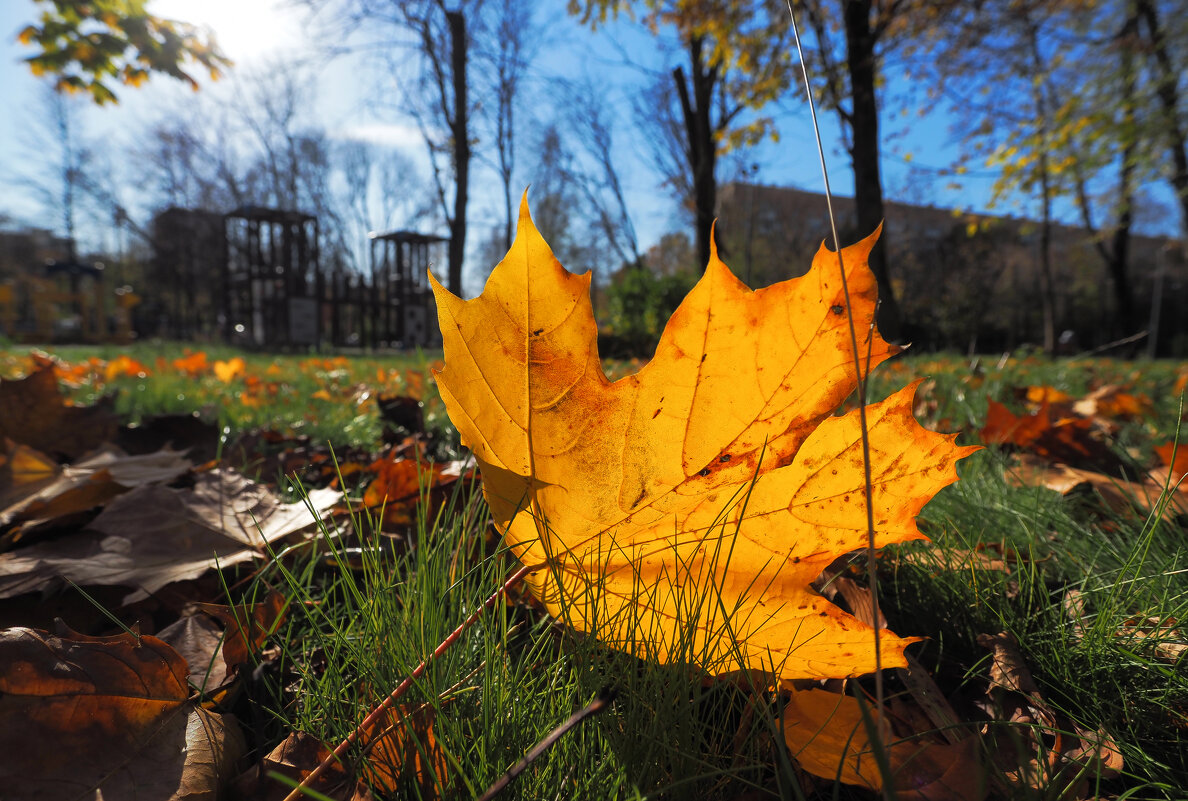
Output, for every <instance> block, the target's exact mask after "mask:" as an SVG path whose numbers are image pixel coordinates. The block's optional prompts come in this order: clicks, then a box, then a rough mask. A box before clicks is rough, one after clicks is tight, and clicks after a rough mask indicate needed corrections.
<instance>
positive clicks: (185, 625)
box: [157, 614, 234, 695]
mask: <svg viewBox="0 0 1188 801" xmlns="http://www.w3.org/2000/svg"><path fill="white" fill-rule="evenodd" d="M157 639H159V640H161V641H162V642H164V643H167V644H168V645H169V646H170V647H171V648H173V650H175V651H177V652H178V654H180V655H181V657H182V658H183V659H185V660H186V664H187V665H189V670H190V672H189V674H188V675H189V680H190V684H192V685H193V686H194V688H195V689H196V690H198V691H199V692H202V693H204V694H207V695H210V694H212V693H214V692H215V691H217V690H218V689H219V688H221V687H223V686H224V685H226V684H228V683H230V682H231V680H232V679H233V678H234V677H233V676H232V675H230V671H229V670H228V669H227V665H226V663H225V662H224V661H223V660H221V659H219V658H218V656H219V651H220V650H222V647H223V630H222V629H221V628H219V625H218V624H217V623H215V622H214V621H213V620H211V619H210V618H209V617H208V616H206V615H203V614H191V615H183V616H181V617H179V618H178V619H177V620H175V621H173V622H172V623H170V624H169V625H168V626H166V627H165V628H163V629H161V630H160V631H158V632H157Z"/></svg>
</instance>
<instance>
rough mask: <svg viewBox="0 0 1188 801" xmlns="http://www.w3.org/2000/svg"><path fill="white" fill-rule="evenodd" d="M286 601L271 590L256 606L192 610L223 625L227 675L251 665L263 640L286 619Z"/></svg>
mask: <svg viewBox="0 0 1188 801" xmlns="http://www.w3.org/2000/svg"><path fill="white" fill-rule="evenodd" d="M288 605H289V601H288V599H287V598H286V597H285V596H284V594H282V593H279V592H276V591H275V590H273V591H272V592H270V593H268V595H267V597H265V599H264V601H263V602H261V603H257V604H240V605H238V606H225V605H223V604H207V603H196V604H194V605H193V606H194V609H195V610H197V611H200V612H204V613H206V614H208V615H210V616H211V617H214V618H217V619H218V620H221V621H222V622H223V624H224V625H225V626H226V630H225V632H224V635H223V663H224V664H225V665H226V668H227V672H228V673H234V672H235V671H237V670H238V669H239V668H240V667H242V666H243V665H247V664H250V663H251V661H252V657H253V656H254V655H255V654H256V653H258V652H259V651H260V647H261V646H262V645H263V644H264V641H265V640H266V639H268V637H270V636H271V635H272V633H273V632H274V631H276V628H277V626H279V625H280V624H281V623H282V622H284V619H285V611H286V610H287V609H288Z"/></svg>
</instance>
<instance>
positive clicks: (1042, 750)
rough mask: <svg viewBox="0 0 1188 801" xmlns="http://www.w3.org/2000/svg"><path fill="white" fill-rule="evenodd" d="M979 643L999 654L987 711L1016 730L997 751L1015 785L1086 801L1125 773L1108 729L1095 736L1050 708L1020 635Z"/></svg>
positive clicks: (1010, 731) (994, 659) (1004, 635)
mask: <svg viewBox="0 0 1188 801" xmlns="http://www.w3.org/2000/svg"><path fill="white" fill-rule="evenodd" d="M977 639H978V644H979V645H981V646H982V647H983V648H987V649H989V650H990V651H991V652H992V654H993V657H992V663H991V666H990V675H989V688H988V698H987V702H986V704H985V709H986V711H987V712H989V713H990V715H991V717H992V719H994V720H996V721H1001V722H1005V723H1007V724H1010V725H1009V728H1008V729H1007V730H1006V731H1005V732H1003V733H1001V734H1000V735H999V736H998V737H997V738H996V742H995V743H994V744H993V745H992V746H991V752H992V753H994V754H995V756H996V758H997V759H998V761H999V765H1000V767H1001V768H1003V774H1004V776H1005V778H1006V780H1007V781H1008V782H1009V783H1010V784H1012V785H1014V786H1016V787H1030V788H1033V789H1041V788H1043V789H1047V790H1056V791H1059V797H1061V798H1082V797H1084V792H1085V791H1086V790H1087V789H1088V787H1089V786H1090V783H1091V780H1096V779H1099V778H1100V779H1110V778H1114V777H1116V776H1117V775H1118V774H1119V773H1120V771H1121V769H1122V753H1121V751H1120V750H1119V749H1118V746H1117V744H1116V743H1115V742H1114V741H1113V739H1112V738H1111V737H1110V736H1109V734H1108V733H1107V732H1106V731H1105V730H1104V729H1099V730H1097V731H1089V730H1088V729H1085V728H1083V727H1081V726H1079V725H1078V724H1077V723H1076V722H1075V721H1072V720H1068V719H1067V718H1065V717H1064V716H1062V715H1057V714H1056V713H1055V712H1054V711H1053V710H1052V708H1051V707H1050V706H1048V704H1047V702H1046V701H1045V700H1044V698H1043V696H1042V695H1041V693H1040V691H1039V687H1038V686H1037V685H1036V683H1035V681H1034V679H1032V677H1031V671H1030V670H1028V668H1027V664H1026V661H1025V660H1024V659H1023V655H1022V653H1021V652H1020V650H1019V643H1018V641H1017V640H1016V639H1015V637H1014V635H1012V634H1010V633H1009V632H1002V633H999V634H995V635H989V634H979V635H978V638H977ZM991 733H993V727H992V728H991Z"/></svg>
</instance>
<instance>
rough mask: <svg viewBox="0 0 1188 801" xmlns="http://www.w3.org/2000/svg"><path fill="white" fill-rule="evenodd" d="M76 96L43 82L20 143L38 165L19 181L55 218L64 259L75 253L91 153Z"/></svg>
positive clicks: (91, 158)
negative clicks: (33, 155)
mask: <svg viewBox="0 0 1188 801" xmlns="http://www.w3.org/2000/svg"><path fill="white" fill-rule="evenodd" d="M80 102H81V101H79V100H78V99H77V98H75V97H74V96H72V95H67V94H65V93H64V92H59V91H58V90H57V89H56V88H55V87H54V86H52V85H50V84H43V86H42V89H41V97H40V102H39V104H38V108H37V109H36V110H35V111H34V113H33V115H32V119H31V124H30V126H29V128H28V129H27V130H28V132H29V136H28V139H27V141H26V143H25V148H26V149H27V150H28V151H29V152H30V153H35V154H36V159H30V163H34V164H40V165H44V167H43V168H41V169H39V170H35V171H32V172H25V173H24V174H23V175H21V176H20V180H21V181H22V182H23V183H24V184H25V185H27V186H28V187H29V188H30V189H32V190H33V191H34V193H35V194H37V195H38V196H39V197H40V198H41V202H42V206H43V208H44V209H45V211H46V213H47V214H48V215H51V216H54V217H57V220H58V225H57V228H58V230H59V232H60V233H61V234H62V235H63V236H64V237H65V239H66V242H67V245H66V247H67V254H66V255H67V258H69V259H70V260H71V261H73V260H74V259H75V258H76V257H77V241H78V233H79V232H78V216H79V212H80V209H81V207H82V206H83V205H85V203H86V199H87V198H86V195H85V192H84V183H85V181H86V177H87V171H88V170H89V169H90V168H91V163H92V160H93V153H92V151H91V147H90V144H89V143H88V142H87V140H86V138H85V136H84V135H83V132H82V130H81V123H80V120H79V111H80V109H79V103H80Z"/></svg>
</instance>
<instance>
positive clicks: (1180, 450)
mask: <svg viewBox="0 0 1188 801" xmlns="http://www.w3.org/2000/svg"><path fill="white" fill-rule="evenodd" d="M1155 454H1156V455H1157V456H1158V457H1159V461H1161V462H1163V466H1164V467H1166V468H1167V469H1168V472H1170V473H1171V480H1172V481H1179V480H1180V479H1181V478H1183V477H1184V476H1186V475H1188V442H1181V443H1179V445H1177V444H1176V443H1175V442H1167V443H1164V444H1163V445H1156V446H1155Z"/></svg>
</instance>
